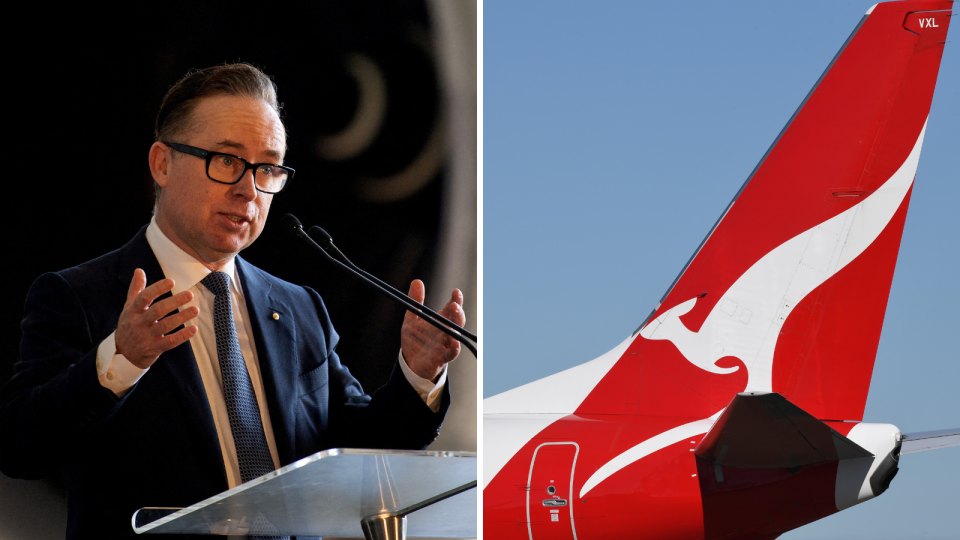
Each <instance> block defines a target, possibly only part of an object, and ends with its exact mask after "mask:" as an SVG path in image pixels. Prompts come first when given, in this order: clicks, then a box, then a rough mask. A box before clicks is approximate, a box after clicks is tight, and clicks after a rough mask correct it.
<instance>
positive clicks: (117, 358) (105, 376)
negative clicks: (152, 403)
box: [97, 332, 150, 397]
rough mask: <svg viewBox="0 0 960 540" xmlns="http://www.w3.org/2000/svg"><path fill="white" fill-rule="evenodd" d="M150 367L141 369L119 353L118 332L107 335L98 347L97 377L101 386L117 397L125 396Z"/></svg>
mask: <svg viewBox="0 0 960 540" xmlns="http://www.w3.org/2000/svg"><path fill="white" fill-rule="evenodd" d="M149 369H150V368H147V369H140V368H138V367H137V366H135V365H133V364H132V363H130V361H129V360H127V357H126V356H124V355H122V354H117V341H116V332H114V333H112V334H110V335H109V336H107V338H106V339H104V340H103V341H101V342H100V346H99V347H97V378H98V379H99V380H100V385H101V386H103V387H104V388H106V389H107V390H110V391H111V392H113V393H114V394H116V395H117V397H123V396H125V395H126V394H127V392H129V391H130V389H131V388H133V385H135V384H137V382H139V381H140V377H143V374H144V373H146V372H147V371H148V370H149Z"/></svg>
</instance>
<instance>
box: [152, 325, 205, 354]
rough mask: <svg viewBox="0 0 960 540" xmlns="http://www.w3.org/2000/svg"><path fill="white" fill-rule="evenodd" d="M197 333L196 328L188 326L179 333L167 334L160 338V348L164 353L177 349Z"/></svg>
mask: <svg viewBox="0 0 960 540" xmlns="http://www.w3.org/2000/svg"><path fill="white" fill-rule="evenodd" d="M196 333H197V327H196V326H188V327H186V328H184V329H183V330H180V331H179V332H174V333H172V334H167V335H165V336H163V337H162V338H160V348H161V349H163V351H164V352H166V351H169V350H170V349H173V348H174V347H179V346H180V345H182V344H184V343H185V342H186V341H187V340H188V339H190V338H192V337H193V336H194V335H195V334H196Z"/></svg>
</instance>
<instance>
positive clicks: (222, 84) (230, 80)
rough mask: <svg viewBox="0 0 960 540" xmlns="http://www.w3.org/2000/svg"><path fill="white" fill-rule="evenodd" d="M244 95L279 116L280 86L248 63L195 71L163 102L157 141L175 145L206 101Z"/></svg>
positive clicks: (156, 194)
mask: <svg viewBox="0 0 960 540" xmlns="http://www.w3.org/2000/svg"><path fill="white" fill-rule="evenodd" d="M220 95H228V96H242V97H251V98H254V99H259V100H261V101H264V102H266V103H267V104H268V105H270V106H271V107H273V110H275V111H276V112H277V115H278V116H280V110H281V107H282V106H281V105H280V104H279V103H278V102H277V86H276V85H275V84H274V83H273V81H272V80H271V79H270V77H269V76H267V75H266V74H265V73H264V72H262V71H260V70H259V69H257V68H256V67H254V66H251V65H250V64H246V63H238V64H224V65H222V66H213V67H208V68H206V69H192V70H190V71H188V72H187V74H186V75H184V76H183V78H182V79H180V80H179V81H177V82H176V84H174V85H173V86H172V87H170V90H168V91H167V94H166V95H165V96H163V101H162V102H161V103H160V111H159V112H157V122H156V124H155V125H154V131H153V136H154V140H155V141H161V142H172V141H175V140H176V138H177V137H178V136H180V135H183V134H184V133H185V132H187V131H189V130H191V129H192V128H193V127H194V126H193V125H191V122H192V118H191V116H193V111H194V109H196V108H197V105H198V104H199V103H200V101H201V100H202V99H203V98H207V97H211V96H220ZM153 189H154V211H156V204H158V203H159V201H160V190H161V188H160V185H159V184H156V183H154V185H153Z"/></svg>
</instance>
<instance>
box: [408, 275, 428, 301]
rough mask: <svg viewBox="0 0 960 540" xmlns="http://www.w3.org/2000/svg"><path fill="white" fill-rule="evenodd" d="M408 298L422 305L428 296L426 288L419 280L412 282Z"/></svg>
mask: <svg viewBox="0 0 960 540" xmlns="http://www.w3.org/2000/svg"><path fill="white" fill-rule="evenodd" d="M407 296H409V297H410V298H413V299H414V300H416V301H417V302H419V303H421V304H422V303H423V299H424V297H425V296H426V288H425V287H424V286H423V282H422V281H420V280H419V279H415V280H413V281H411V282H410V291H408V292H407Z"/></svg>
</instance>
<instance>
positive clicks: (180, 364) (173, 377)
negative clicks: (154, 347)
mask: <svg viewBox="0 0 960 540" xmlns="http://www.w3.org/2000/svg"><path fill="white" fill-rule="evenodd" d="M145 233H146V227H144V228H143V229H140V232H139V233H138V234H137V236H135V237H134V239H133V240H132V241H131V242H130V243H128V244H127V245H126V246H124V248H123V251H122V253H121V258H120V265H119V268H120V269H119V272H118V274H117V279H118V281H119V289H120V290H121V297H122V298H123V299H124V301H125V300H126V295H127V290H128V289H129V288H130V280H131V279H132V278H133V272H134V270H135V269H137V268H140V269H142V270H143V271H144V273H146V275H147V284H148V285H149V284H151V283H154V282H156V281H159V280H161V279H164V278H165V277H166V276H164V274H163V269H161V267H160V263H159V262H157V258H156V256H155V255H154V254H153V250H152V249H151V248H150V244H149V243H148V242H147V238H146V234H145ZM169 296H170V293H167V294H165V295H163V296H161V297H160V299H162V298H165V297H169ZM148 376H152V377H162V378H164V379H166V382H165V384H164V385H162V387H163V388H165V389H166V388H169V389H171V391H175V392H177V393H178V394H179V399H177V402H178V403H179V404H180V405H181V409H182V414H181V418H184V419H185V422H186V423H187V424H188V426H189V427H190V429H191V430H193V431H194V433H195V435H196V437H197V440H199V441H200V446H201V447H203V449H204V450H203V451H204V452H205V453H206V454H208V456H209V457H210V458H211V459H213V461H214V463H217V466H218V467H219V469H220V472H221V474H222V475H223V480H224V485H226V483H227V473H226V470H225V469H224V464H223V454H222V452H221V450H220V439H219V438H218V437H217V426H216V424H215V423H214V421H213V413H212V412H211V410H210V403H209V401H208V400H207V393H206V391H205V390H204V388H203V380H202V379H201V378H200V370H199V369H198V368H197V360H196V357H195V356H194V355H193V348H192V347H191V346H190V342H189V341H188V342H186V343H183V344H181V345H180V346H179V347H176V348H174V349H171V350H169V351H167V352H165V353H163V354H162V355H161V356H160V358H159V359H157V361H156V363H154V364H153V366H151V368H150V371H149V372H147V374H146V375H145V377H148ZM158 429H162V428H161V427H159V426H158Z"/></svg>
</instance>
